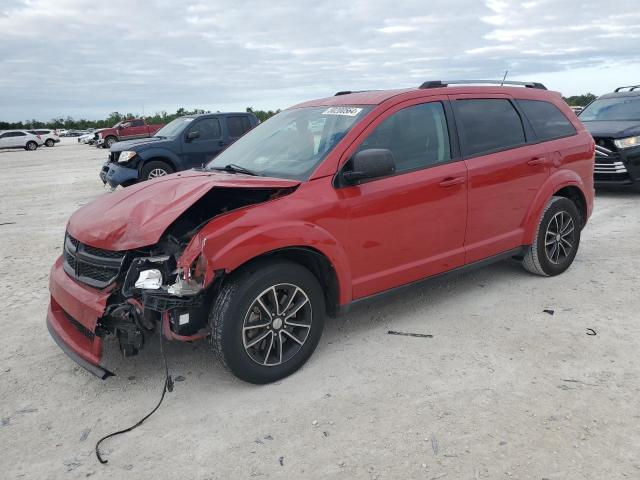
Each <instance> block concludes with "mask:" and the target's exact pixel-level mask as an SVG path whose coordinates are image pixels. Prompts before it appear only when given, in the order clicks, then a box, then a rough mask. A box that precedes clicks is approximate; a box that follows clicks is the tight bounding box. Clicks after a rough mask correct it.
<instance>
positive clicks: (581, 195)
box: [523, 170, 592, 245]
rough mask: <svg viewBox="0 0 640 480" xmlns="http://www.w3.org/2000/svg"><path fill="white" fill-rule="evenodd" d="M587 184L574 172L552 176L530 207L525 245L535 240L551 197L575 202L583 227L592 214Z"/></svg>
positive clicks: (525, 222) (525, 230) (525, 227)
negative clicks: (541, 218)
mask: <svg viewBox="0 0 640 480" xmlns="http://www.w3.org/2000/svg"><path fill="white" fill-rule="evenodd" d="M585 188H586V187H585V184H584V182H583V181H582V178H581V177H580V176H579V175H578V174H577V173H576V172H574V171H573V170H560V171H557V172H555V173H554V174H552V175H551V176H550V177H549V178H548V179H547V181H546V182H545V183H544V184H543V186H542V187H541V188H540V189H539V190H538V194H537V195H536V197H535V199H534V201H533V202H532V203H531V206H530V207H529V211H528V212H527V215H526V216H525V220H524V223H523V227H524V238H523V245H531V243H532V242H533V241H534V239H535V235H536V229H537V227H538V221H539V220H540V216H541V215H542V212H544V209H545V206H546V205H547V203H548V202H549V199H551V197H553V196H554V195H555V196H559V197H565V198H568V199H569V200H571V201H573V202H574V203H575V204H576V207H577V208H578V211H579V212H580V215H581V217H582V227H584V225H585V224H586V222H587V219H588V218H589V215H590V213H591V205H592V204H591V203H589V201H588V200H587V195H586V194H585Z"/></svg>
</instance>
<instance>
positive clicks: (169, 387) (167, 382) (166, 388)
mask: <svg viewBox="0 0 640 480" xmlns="http://www.w3.org/2000/svg"><path fill="white" fill-rule="evenodd" d="M158 330H159V333H160V353H161V354H162V358H163V359H164V385H163V387H162V395H160V401H159V402H158V404H157V405H156V406H155V407H154V408H153V410H151V411H150V412H149V413H148V414H146V415H145V416H144V417H143V418H142V419H141V420H140V421H139V422H138V423H136V424H135V425H132V426H130V427H129V428H125V429H123V430H118V431H117V432H113V433H110V434H109V435H105V436H104V437H102V438H101V439H100V440H98V441H97V442H96V457H98V461H99V462H100V463H102V464H103V465H104V464H105V463H107V462H108V460H105V459H104V458H102V455H101V454H100V444H101V443H102V442H104V441H105V440H107V439H108V438H111V437H115V436H116V435H121V434H123V433H127V432H130V431H131V430H133V429H135V428H138V427H139V426H140V425H142V424H143V423H144V421H145V420H146V419H147V418H149V417H150V416H151V415H153V414H154V413H155V412H156V410H158V408H160V405H162V401H163V400H164V396H165V394H166V393H167V392H173V379H172V378H171V375H169V365H168V363H167V355H166V354H165V353H164V348H163V343H162V342H163V340H162V329H158Z"/></svg>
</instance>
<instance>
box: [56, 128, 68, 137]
mask: <svg viewBox="0 0 640 480" xmlns="http://www.w3.org/2000/svg"><path fill="white" fill-rule="evenodd" d="M68 131H69V130H67V129H66V128H59V129H58V135H60V136H61V137H66V136H67V132H68Z"/></svg>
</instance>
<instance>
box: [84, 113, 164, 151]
mask: <svg viewBox="0 0 640 480" xmlns="http://www.w3.org/2000/svg"><path fill="white" fill-rule="evenodd" d="M163 126H164V125H148V124H147V122H145V120H144V118H130V119H128V120H122V121H121V122H119V123H117V124H115V125H114V126H113V127H112V128H105V129H104V130H102V131H100V132H99V133H98V138H97V140H96V147H98V148H111V145H113V144H114V143H116V142H122V141H124V140H133V139H135V138H148V137H153V135H154V134H155V133H156V132H157V131H158V130H160V129H161V128H162V127H163Z"/></svg>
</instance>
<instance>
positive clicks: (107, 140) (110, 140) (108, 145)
mask: <svg viewBox="0 0 640 480" xmlns="http://www.w3.org/2000/svg"><path fill="white" fill-rule="evenodd" d="M117 141H118V139H117V138H116V137H114V136H112V135H110V136H108V137H107V138H105V139H104V145H103V147H104V148H111V146H112V145H113V144H114V143H116V142H117Z"/></svg>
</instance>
